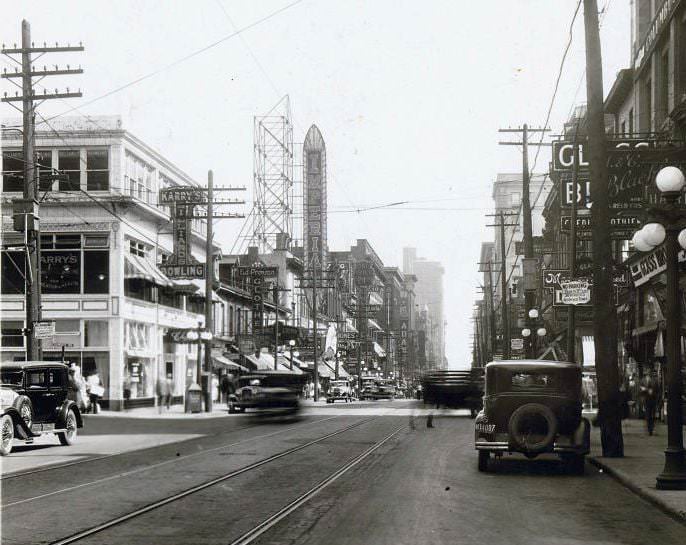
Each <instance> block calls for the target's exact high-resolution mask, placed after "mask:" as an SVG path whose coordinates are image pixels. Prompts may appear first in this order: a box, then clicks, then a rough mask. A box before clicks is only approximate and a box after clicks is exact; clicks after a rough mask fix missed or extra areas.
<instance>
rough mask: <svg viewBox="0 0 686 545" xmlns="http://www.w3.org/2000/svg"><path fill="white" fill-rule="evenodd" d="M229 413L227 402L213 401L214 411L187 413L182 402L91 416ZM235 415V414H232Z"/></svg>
mask: <svg viewBox="0 0 686 545" xmlns="http://www.w3.org/2000/svg"><path fill="white" fill-rule="evenodd" d="M228 414H229V410H228V408H227V407H226V403H219V402H216V403H213V404H212V412H211V413H206V412H204V411H203V412H200V413H186V412H184V406H183V405H182V404H178V405H172V406H171V408H170V409H167V408H166V407H162V410H161V411H160V410H159V408H158V407H137V408H135V409H128V410H126V411H106V410H101V411H100V412H99V413H98V414H97V415H93V414H89V415H88V416H89V417H93V416H94V417H95V418H97V417H98V416H100V415H102V416H119V417H122V418H218V417H221V416H226V415H228ZM231 416H234V415H231Z"/></svg>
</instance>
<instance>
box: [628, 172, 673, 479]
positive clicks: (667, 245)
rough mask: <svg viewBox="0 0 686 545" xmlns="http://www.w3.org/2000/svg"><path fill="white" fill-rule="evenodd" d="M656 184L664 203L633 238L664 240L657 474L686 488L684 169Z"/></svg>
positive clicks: (640, 243)
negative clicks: (662, 432) (663, 414)
mask: <svg viewBox="0 0 686 545" xmlns="http://www.w3.org/2000/svg"><path fill="white" fill-rule="evenodd" d="M655 184H656V185H657V188H658V189H659V190H660V192H661V193H662V197H663V200H664V204H663V205H660V206H653V207H652V208H649V210H648V214H649V216H650V218H651V221H650V222H649V223H646V224H645V225H644V226H643V227H642V228H641V230H639V231H637V232H636V233H635V234H634V236H633V238H632V242H633V244H634V248H635V249H636V250H638V251H640V252H648V251H651V250H654V249H655V248H657V247H658V246H660V245H661V244H663V243H664V260H665V266H666V276H667V285H666V290H665V295H666V299H665V324H666V327H665V329H666V337H667V338H666V356H667V365H666V373H665V386H666V394H667V449H666V450H665V466H664V469H663V470H662V473H660V475H658V476H657V483H656V486H657V488H659V489H663V490H686V458H685V451H684V434H683V416H682V410H683V409H682V399H681V392H682V376H681V354H680V352H681V307H680V303H679V262H678V253H679V246H681V248H683V249H686V228H685V227H686V221H685V219H686V218H685V214H684V210H683V208H680V207H679V206H678V205H677V201H678V200H679V197H680V196H681V195H683V189H684V187H685V186H686V180H685V179H684V173H683V172H681V170H679V169H678V168H676V167H673V166H669V167H664V168H663V169H661V170H660V171H659V172H658V173H657V176H656V177H655Z"/></svg>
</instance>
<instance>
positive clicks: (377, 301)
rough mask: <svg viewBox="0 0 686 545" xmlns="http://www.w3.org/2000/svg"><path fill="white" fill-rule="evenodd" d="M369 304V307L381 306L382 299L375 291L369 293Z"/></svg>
mask: <svg viewBox="0 0 686 545" xmlns="http://www.w3.org/2000/svg"><path fill="white" fill-rule="evenodd" d="M369 304H370V305H383V297H381V296H380V295H379V294H378V293H376V292H375V291H370V292H369Z"/></svg>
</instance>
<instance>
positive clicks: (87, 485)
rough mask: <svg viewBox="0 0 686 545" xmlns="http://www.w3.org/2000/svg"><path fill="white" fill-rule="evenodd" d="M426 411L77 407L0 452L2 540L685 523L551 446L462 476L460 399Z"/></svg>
mask: <svg viewBox="0 0 686 545" xmlns="http://www.w3.org/2000/svg"><path fill="white" fill-rule="evenodd" d="M429 412H431V410H430V409H426V408H424V407H423V406H422V405H421V404H420V403H419V402H416V401H409V400H408V401H402V400H396V401H393V402H381V403H354V404H350V405H345V404H336V405H334V406H331V405H328V406H327V405H319V406H317V407H311V406H310V407H306V408H305V409H304V410H303V411H302V413H301V415H299V416H298V417H297V418H287V419H281V418H256V417H251V416H249V415H240V416H228V415H223V414H221V413H217V415H216V416H213V417H209V418H208V417H205V418H185V419H184V418H165V417H163V418H157V417H155V416H154V415H152V414H151V415H150V417H149V418H136V417H122V416H116V417H112V416H105V415H103V416H95V417H93V416H91V417H88V420H87V422H86V428H85V429H84V430H83V433H82V435H81V437H79V441H78V442H77V444H76V445H74V446H73V447H60V446H58V445H54V446H33V447H26V448H21V449H17V451H16V452H14V453H13V454H12V455H11V456H10V457H7V458H5V459H3V462H4V465H3V472H4V474H3V481H2V491H3V495H2V529H3V536H2V543H3V544H23V543H25V544H38V543H65V542H66V543H71V542H75V543H92V544H95V543H99V544H129V543H140V544H155V543H172V542H173V543H187V544H195V543H198V544H200V543H202V544H209V543H217V544H219V543H222V544H226V543H248V542H254V543H262V544H285V543H312V544H319V543H327V544H367V543H374V544H376V543H379V544H382V543H407V544H410V543H427V544H432V543H435V544H443V543H492V544H501V543H503V544H505V543H507V544H513V543H515V544H518V543H522V544H524V543H527V544H530V543H534V544H541V545H542V544H546V545H549V544H557V543H559V544H565V545H567V544H572V543H584V544H588V543H593V544H609V543H612V544H615V543H622V544H636V545H638V544H644V543H660V544H663V545H669V544H677V543H678V544H683V543H684V539H685V538H686V526H683V525H681V524H679V523H678V522H675V521H674V520H672V519H670V518H669V517H667V516H666V515H664V514H662V513H661V512H660V511H658V510H657V509H655V507H653V506H651V505H649V504H648V503H645V502H644V501H643V500H641V499H640V498H638V497H637V496H635V495H633V494H632V493H631V492H629V491H627V490H626V489H625V488H623V487H622V486H621V485H620V484H618V483H617V482H616V481H615V480H613V479H612V478H610V477H609V476H607V475H605V474H602V473H599V472H598V471H597V470H596V469H594V468H593V467H591V466H590V465H588V464H587V468H586V475H585V476H584V477H578V476H573V475H570V474H568V473H567V472H566V471H564V470H563V469H562V468H561V467H560V466H559V465H558V463H557V460H554V459H550V460H539V459H537V460H533V461H529V460H525V459H523V458H522V459H519V458H512V459H506V460H503V461H501V462H500V463H498V464H496V465H495V467H494V468H493V470H492V472H490V473H489V474H480V473H478V472H477V469H476V455H475V451H474V450H473V437H472V433H473V431H472V430H473V421H472V420H471V419H470V418H469V417H468V415H467V414H466V412H465V413H462V412H460V411H446V412H444V413H443V414H438V413H437V416H436V418H435V419H434V428H427V426H426V416H427V414H428V413H429ZM413 415H414V416H413ZM96 444H97V445H98V448H97V449H95V448H93V449H91V448H90V447H91V446H93V447H94V446H95V445H96ZM379 445H380V446H379ZM352 461H357V463H356V464H354V465H352V464H351V462H352ZM45 464H49V465H47V466H46V465H45ZM65 464H66V465H65ZM10 468H11V469H10ZM46 468H49V469H47V470H46ZM342 469H347V471H341V472H339V470H342ZM33 470H38V471H37V472H33ZM337 472H338V473H337ZM332 476H333V477H334V478H333V479H332V478H331V477H332ZM206 483H213V484H211V485H210V486H206V487H199V485H204V484H206ZM196 487H199V488H197V489H195V488H196ZM194 489H195V490H194ZM193 490H194V491H193ZM189 491H193V492H192V493H188V492H189ZM308 492H310V494H309V495H307V494H308ZM609 498H611V499H612V501H608V499H609ZM289 504H291V508H290V509H284V508H285V507H286V506H288V505H289ZM65 506H67V507H65ZM148 507H149V510H147V511H146V512H139V513H137V514H136V516H132V517H131V518H128V517H129V516H130V515H131V514H133V513H136V512H137V511H140V510H141V509H143V510H145V509H147V508H148ZM274 515H277V516H276V517H275V518H273V520H272V521H271V522H270V523H269V524H268V525H266V526H262V527H260V525H261V524H263V523H264V522H265V521H267V520H268V519H270V517H273V516H274ZM27 516H29V517H30V520H31V523H30V524H27ZM117 519H120V520H119V522H116V521H117ZM112 521H115V523H114V524H112V525H109V524H111V523H112ZM101 525H105V527H104V528H102V529H100V530H99V531H97V532H95V533H92V534H88V535H84V536H83V537H82V538H80V539H78V538H77V539H76V540H75V541H60V538H66V537H68V536H72V535H75V534H78V533H80V532H82V531H88V530H89V529H92V528H95V527H98V526H101ZM108 525H109V526H108ZM255 528H258V530H257V531H255ZM241 536H248V537H247V538H246V540H243V541H240V540H239V538H241ZM237 540H238V541H237ZM251 540H252V541H251Z"/></svg>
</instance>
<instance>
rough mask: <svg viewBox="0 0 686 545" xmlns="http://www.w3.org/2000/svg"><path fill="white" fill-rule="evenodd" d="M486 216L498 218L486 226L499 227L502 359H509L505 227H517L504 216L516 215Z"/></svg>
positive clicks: (508, 213)
mask: <svg viewBox="0 0 686 545" xmlns="http://www.w3.org/2000/svg"><path fill="white" fill-rule="evenodd" d="M486 216H487V217H495V218H498V220H499V221H498V222H497V223H491V224H488V225H487V226H486V227H498V228H500V256H501V261H500V310H501V320H502V323H503V328H502V329H503V345H502V347H503V359H505V360H508V359H510V317H509V315H508V306H507V270H506V269H507V257H506V252H507V249H506V245H505V227H517V224H516V223H507V224H506V223H505V217H511V216H518V214H515V213H513V212H502V211H500V212H497V213H496V214H486Z"/></svg>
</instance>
